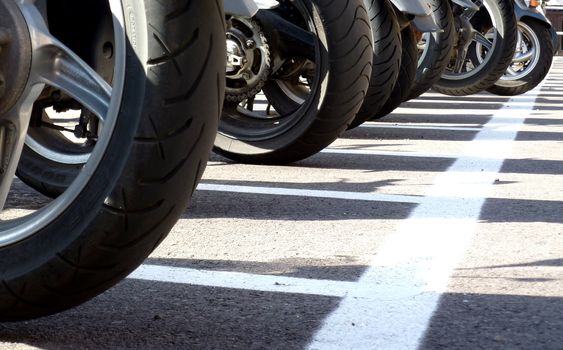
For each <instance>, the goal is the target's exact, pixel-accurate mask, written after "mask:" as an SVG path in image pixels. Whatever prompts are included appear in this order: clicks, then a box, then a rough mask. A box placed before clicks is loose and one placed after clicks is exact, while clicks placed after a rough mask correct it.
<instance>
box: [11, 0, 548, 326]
mask: <svg viewBox="0 0 563 350" xmlns="http://www.w3.org/2000/svg"><path fill="white" fill-rule="evenodd" d="M223 6H224V8H223ZM84 11H87V13H89V16H86V17H84V16H76V14H77V13H84ZM554 35H555V34H554V31H553V29H552V27H551V25H550V23H549V21H548V20H547V18H546V17H545V15H544V12H543V11H542V7H541V4H540V3H539V2H538V1H527V0H514V1H513V0H420V1H413V0H391V1H388V0H348V1H327V0H225V3H224V4H220V3H218V2H216V1H182V0H177V1H174V0H169V1H150V0H144V1H138V0H108V1H101V0H100V1H94V0H88V1H81V2H79V4H77V2H76V1H71V0H64V1H62V0H59V1H49V0H35V1H30V0H0V146H1V147H0V151H1V158H0V159H1V160H2V162H1V164H0V200H1V204H2V207H3V208H4V211H3V213H2V218H1V219H2V220H1V221H0V277H1V278H0V279H1V281H2V283H1V284H0V320H2V321H14V320H23V319H30V318H34V317H39V316H44V315H48V314H53V313H56V312H60V311H63V310H65V309H68V308H71V307H73V306H76V305H78V304H80V303H83V302H84V301H86V300H88V299H90V298H92V297H94V296H96V295H98V294H99V293H101V292H103V291H104V290H106V289H108V288H110V287H111V286H112V285H114V284H115V283H117V282H119V281H120V280H121V279H123V278H125V277H126V276H127V275H128V274H129V273H130V272H131V271H133V270H134V269H135V268H136V267H137V266H139V265H140V264H141V263H142V261H143V260H144V259H145V258H146V257H147V256H148V255H149V254H150V253H151V252H152V251H153V250H154V249H155V247H156V246H157V245H158V244H159V243H160V242H161V241H162V240H163V239H164V238H165V237H166V235H167V234H168V232H169V231H170V229H171V228H172V226H173V225H174V224H175V222H176V221H177V220H178V218H179V217H180V215H181V214H182V213H183V212H184V210H185V208H186V206H187V203H188V201H189V199H190V197H191V195H192V193H193V192H194V190H195V188H196V186H197V183H198V181H199V180H200V178H201V176H202V173H203V171H204V169H205V166H206V162H207V159H208V157H209V153H210V151H211V150H212V149H213V150H214V151H215V152H216V153H218V154H220V155H222V156H224V157H227V158H229V159H231V160H234V161H237V162H244V163H255V164H288V163H291V162H295V161H298V160H302V159H305V158H307V157H310V156H312V155H314V154H316V153H318V152H320V151H321V150H323V149H324V148H325V147H327V146H328V145H330V144H331V143H332V142H334V141H335V140H336V139H337V138H338V137H339V136H340V135H341V134H342V133H343V132H344V131H346V130H347V129H351V128H354V127H357V126H359V125H361V124H362V123H364V122H366V121H369V120H374V119H379V118H383V117H385V116H386V115H388V114H389V113H391V112H392V111H393V110H395V109H396V108H397V107H398V106H399V105H400V104H401V103H403V102H405V101H408V100H410V99H413V98H416V97H418V96H420V95H421V94H423V93H424V92H426V91H428V90H429V89H434V90H435V91H439V92H441V93H444V94H448V95H454V96H460V95H468V94H473V93H477V92H480V91H484V90H487V91H490V92H492V93H496V94H499V95H515V94H521V93H524V92H526V91H529V90H530V89H533V88H534V87H535V86H537V85H538V84H539V83H540V82H541V80H543V78H544V77H545V76H546V74H547V72H548V70H549V67H550V65H551V61H552V58H553V54H554V45H555V36H554ZM225 57H226V62H225ZM16 174H17V178H19V180H21V181H23V182H24V183H25V184H27V185H28V186H30V187H32V188H33V189H35V190H37V191H38V192H40V193H42V194H43V195H45V196H46V197H45V200H44V201H43V202H42V203H39V204H36V205H34V206H33V208H32V210H18V208H13V207H12V204H13V196H12V195H11V194H13V193H14V191H16V192H17V187H18V186H19V185H18V182H17V181H16V182H14V175H16ZM14 188H15V190H14ZM47 198H49V199H47Z"/></svg>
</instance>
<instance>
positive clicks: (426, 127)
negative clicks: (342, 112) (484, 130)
mask: <svg viewBox="0 0 563 350" xmlns="http://www.w3.org/2000/svg"><path fill="white" fill-rule="evenodd" d="M360 128H372V129H405V130H435V131H472V132H479V131H481V128H469V127H460V126H458V127H455V126H430V125H406V124H391V123H379V124H371V123H364V124H362V125H360Z"/></svg>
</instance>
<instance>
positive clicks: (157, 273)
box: [128, 265, 356, 298]
mask: <svg viewBox="0 0 563 350" xmlns="http://www.w3.org/2000/svg"><path fill="white" fill-rule="evenodd" d="M128 278H131V279H137V280H145V281H158V282H165V283H180V284H189V285H196V286H206V287H217V288H229V289H243V290H255V291H262V292H273V293H292V294H307V295H321V296H328V297H337V298H343V297H345V296H346V294H347V293H348V291H350V290H353V289H354V288H355V287H356V282H348V281H331V280H314V279H306V278H295V277H285V276H271V275H253V274H248V273H242V272H230V271H208V270H197V269H190V268H183V267H170V266H158V265H142V266H140V267H139V268H138V269H137V270H135V271H134V272H133V273H132V274H131V275H129V277H128Z"/></svg>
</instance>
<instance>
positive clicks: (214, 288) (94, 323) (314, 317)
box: [0, 59, 563, 350]
mask: <svg viewBox="0 0 563 350" xmlns="http://www.w3.org/2000/svg"><path fill="white" fill-rule="evenodd" d="M17 189H18V191H17V192H16V193H14V194H13V195H12V196H11V197H10V205H11V206H12V207H13V210H26V205H31V204H26V203H35V202H37V201H38V200H41V198H40V197H38V195H37V194H36V193H34V192H32V191H31V190H29V189H27V188H26V187H25V186H24V185H23V184H21V183H20V184H19V185H18V187H17ZM0 348H1V349H28V348H40V349H48V350H55V349H417V348H420V349H541V350H547V349H559V350H561V349H563V60H560V59H558V60H557V61H556V65H555V67H554V68H553V70H552V73H551V74H550V76H549V78H548V79H547V80H546V81H545V83H544V84H543V86H542V87H541V88H539V89H537V90H535V91H533V92H530V93H528V94H526V95H524V96H520V97H515V98H513V99H508V98H500V97H496V96H492V95H488V94H480V95H476V96H471V97H463V98H451V97H446V96H442V95H439V94H435V93H429V94H426V95H424V96H423V97H421V98H419V99H418V100H415V101H412V102H409V103H406V104H405V105H404V106H403V107H402V108H400V109H399V110H397V111H396V112H395V113H394V114H393V115H391V116H389V117H388V118H386V119H384V120H382V121H381V122H372V123H368V124H366V125H365V126H364V127H361V128H358V129H356V130H354V131H351V132H348V133H346V134H345V135H344V136H343V138H342V139H340V140H338V141H337V142H336V143H335V144H334V145H332V146H331V147H330V148H329V149H327V150H326V151H325V152H323V153H321V154H319V155H316V156H314V157H312V158H310V159H307V160H305V161H302V162H299V163H297V164H294V165H292V166H286V167H266V166H247V165H238V164H233V163H232V162H229V161H227V160H225V159H222V158H220V157H217V156H213V157H212V161H211V162H210V164H209V167H208V170H207V172H206V175H205V178H204V181H203V183H202V185H201V186H200V187H199V190H198V191H197V193H196V195H195V198H194V200H193V203H192V205H191V208H189V209H188V210H187V211H186V213H185V216H184V217H183V218H182V219H181V220H180V222H178V224H177V225H176V227H175V228H174V230H173V231H172V233H171V234H170V236H169V238H168V239H167V240H166V241H165V242H164V243H163V244H162V246H161V247H159V248H158V249H157V250H156V251H155V252H154V254H153V255H152V256H151V257H150V258H149V259H148V260H147V261H146V263H145V264H144V265H143V266H142V267H141V268H140V269H139V270H137V271H136V272H135V273H133V274H132V275H131V276H130V278H128V279H126V280H125V281H123V282H122V283H120V284H119V285H118V286H116V287H115V288H113V289H111V290H109V291H108V292H106V293H105V294H103V295H101V296H99V297H97V298H95V299H94V300H92V301H91V302H89V303H87V304H85V305H83V306H81V307H78V308H76V309H74V310H71V311H68V312H65V313H62V314H59V315H55V316H52V317H46V318H43V319H39V320H35V321H30V322H23V323H9V324H0Z"/></svg>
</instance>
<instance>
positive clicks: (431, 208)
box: [309, 88, 539, 350]
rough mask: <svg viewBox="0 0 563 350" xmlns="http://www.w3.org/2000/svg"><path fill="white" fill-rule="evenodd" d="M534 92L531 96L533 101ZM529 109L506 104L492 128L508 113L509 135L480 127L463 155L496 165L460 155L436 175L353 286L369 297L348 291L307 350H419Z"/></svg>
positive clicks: (493, 119) (495, 118)
mask: <svg viewBox="0 0 563 350" xmlns="http://www.w3.org/2000/svg"><path fill="white" fill-rule="evenodd" d="M538 91H539V88H537V89H536V90H534V92H532V93H531V94H532V95H533V96H536V97H537V92H538ZM528 96H530V94H528ZM532 108H533V105H530V106H529V108H528V109H527V110H526V109H522V108H519V107H516V108H513V107H512V106H511V105H510V102H509V103H507V106H506V107H505V108H503V109H502V110H499V111H498V112H497V113H496V114H495V115H494V116H493V118H492V119H491V123H492V124H495V123H499V122H500V121H499V118H501V119H506V118H505V117H504V116H505V115H507V114H510V116H511V119H507V120H510V121H511V123H512V126H513V128H511V129H512V130H513V131H507V132H498V131H496V130H494V129H493V130H491V129H490V128H489V127H488V126H487V125H485V126H484V128H483V130H482V131H481V132H480V133H479V134H478V135H477V136H476V137H475V139H474V140H473V141H471V142H469V143H468V148H467V150H466V151H465V152H464V155H474V154H488V155H491V156H494V157H495V158H496V159H497V160H487V161H484V162H482V163H475V161H471V160H468V159H469V158H463V157H462V158H460V159H459V160H458V161H456V162H455V163H454V164H453V165H452V166H451V168H450V169H449V170H448V171H447V172H445V173H443V174H441V175H439V176H438V177H437V179H436V181H435V182H434V184H433V186H432V187H431V188H430V190H429V192H428V198H427V200H426V201H425V202H424V203H423V204H421V205H420V206H418V207H417V208H416V209H415V210H414V211H413V213H412V214H411V216H410V217H409V218H408V219H407V220H405V221H404V222H403V223H402V224H401V226H400V228H399V229H398V231H397V232H396V233H395V234H393V235H392V236H391V237H389V239H388V240H387V241H386V242H385V243H384V245H383V246H382V248H381V249H380V251H378V252H377V255H376V256H375V257H374V258H373V261H372V263H371V267H370V268H368V270H367V271H366V272H365V273H364V275H363V276H362V277H361V278H360V280H359V282H358V286H357V288H358V289H360V290H365V289H366V288H369V286H376V287H374V288H373V289H372V290H371V297H370V298H367V299H366V298H362V297H357V296H355V295H354V294H353V292H351V293H350V294H349V295H348V296H347V297H346V298H344V300H342V302H341V304H340V306H339V307H338V309H336V310H335V311H334V312H333V313H332V314H331V315H330V316H329V317H328V318H327V319H326V320H325V322H324V323H323V326H322V328H321V329H319V330H318V332H317V333H316V335H315V337H314V339H313V340H312V342H311V343H310V345H309V349H323V350H325V349H339V350H340V349H408V350H410V349H412V350H414V349H417V348H418V346H419V345H420V342H421V341H422V340H423V336H424V333H425V331H426V329H427V328H428V325H429V322H430V320H431V317H432V315H433V314H434V311H435V309H436V307H437V305H438V302H439V299H440V295H441V293H444V292H445V291H446V290H447V284H448V280H449V276H450V275H451V273H452V271H453V269H454V268H455V266H456V265H457V264H458V262H459V260H460V259H461V258H462V256H463V254H464V252H465V250H466V247H467V246H468V244H469V242H470V240H471V238H472V236H473V234H474V231H475V228H476V224H477V220H478V218H479V215H480V212H481V208H482V206H483V204H484V203H485V198H487V196H488V195H489V193H490V191H491V189H492V187H493V183H494V181H495V178H496V176H497V174H498V172H499V171H500V169H501V166H502V164H503V159H505V158H508V157H509V156H510V154H511V149H512V145H513V141H514V139H515V138H516V136H517V130H518V129H519V128H520V127H521V126H522V125H523V123H524V121H525V119H526V117H528V114H529V113H530V112H531V111H532ZM502 122H504V123H506V120H502ZM469 194H471V196H469ZM444 195H447V196H451V197H453V198H454V199H452V200H449V201H447V202H444V201H443V200H442V199H441V198H440V197H443V196H444ZM364 286H367V287H364ZM374 299H377V300H378V301H377V302H374Z"/></svg>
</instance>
